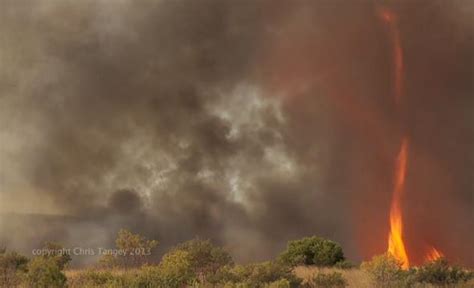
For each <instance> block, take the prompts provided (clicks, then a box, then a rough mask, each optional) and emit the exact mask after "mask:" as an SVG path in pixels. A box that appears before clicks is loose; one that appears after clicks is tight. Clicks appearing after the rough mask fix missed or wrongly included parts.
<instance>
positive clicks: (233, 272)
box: [209, 262, 301, 288]
mask: <svg viewBox="0 0 474 288" xmlns="http://www.w3.org/2000/svg"><path fill="white" fill-rule="evenodd" d="M209 282H211V283H214V284H218V283H221V284H223V283H226V285H227V286H225V287H250V288H260V287H278V286H275V285H284V284H283V283H288V285H289V286H288V287H299V285H300V284H301V279H299V278H297V277H296V276H295V275H294V274H293V273H292V269H291V267H289V266H286V265H283V264H281V263H277V262H263V263H257V264H248V265H236V266H233V267H229V266H226V267H223V268H221V269H220V270H219V271H218V272H217V273H216V274H215V276H214V278H210V279H209ZM232 285H234V286H232ZM268 285H274V286H268ZM282 287H286V286H282Z"/></svg>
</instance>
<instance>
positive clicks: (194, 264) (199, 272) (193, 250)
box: [174, 239, 234, 282]
mask: <svg viewBox="0 0 474 288" xmlns="http://www.w3.org/2000/svg"><path fill="white" fill-rule="evenodd" d="M174 250H176V251H185V252H186V253H187V255H188V257H189V261H190V265H191V269H192V270H193V273H194V274H195V275H196V276H197V277H198V278H199V279H200V280H201V282H205V281H206V278H208V277H209V276H210V275H213V274H215V273H216V272H217V271H218V270H219V269H220V268H222V267H224V266H226V265H232V264H233V263H234V262H233V260H232V256H230V254H229V253H228V252H227V251H225V250H224V249H223V248H221V247H218V246H215V245H213V244H212V243H211V241H209V240H201V239H193V240H190V241H187V242H184V243H182V244H179V245H178V246H177V247H176V248H175V249H174Z"/></svg>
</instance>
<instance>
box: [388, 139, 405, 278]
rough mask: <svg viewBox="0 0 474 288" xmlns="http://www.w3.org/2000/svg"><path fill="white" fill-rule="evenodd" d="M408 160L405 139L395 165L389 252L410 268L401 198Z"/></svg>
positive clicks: (403, 265)
mask: <svg viewBox="0 0 474 288" xmlns="http://www.w3.org/2000/svg"><path fill="white" fill-rule="evenodd" d="M407 160H408V140H407V139H406V138H404V139H403V141H402V144H401V147H400V151H399V152H398V156H397V161H396V166H395V184H394V189H393V194H392V203H391V207H390V232H389V235H388V252H389V253H390V254H392V255H393V256H395V257H396V258H397V259H398V260H400V261H401V263H402V267H403V268H404V269H408V267H409V261H408V255H407V252H406V249H405V243H404V242H403V217H402V209H401V198H402V195H403V191H404V188H405V176H406V167H407Z"/></svg>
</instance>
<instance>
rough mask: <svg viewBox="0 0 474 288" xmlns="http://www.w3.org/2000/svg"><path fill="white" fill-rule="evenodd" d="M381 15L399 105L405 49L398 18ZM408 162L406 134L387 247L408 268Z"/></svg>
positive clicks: (398, 164)
mask: <svg viewBox="0 0 474 288" xmlns="http://www.w3.org/2000/svg"><path fill="white" fill-rule="evenodd" d="M380 16H381V18H382V20H384V21H385V22H386V23H387V25H388V27H389V31H390V36H391V40H392V44H393V65H394V97H395V103H396V105H397V106H399V105H400V101H401V98H402V96H403V50H402V47H401V42H400V32H399V30H398V26H397V21H396V20H397V19H396V17H395V15H394V14H393V13H392V12H391V11H389V10H381V11H380ZM397 108H398V107H397ZM407 162H408V140H407V138H406V136H404V137H403V139H402V141H401V144H400V150H399V152H398V155H397V159H396V163H395V175H394V176H395V177H394V189H393V194H392V202H391V206H390V231H389V234H388V248H387V251H388V253H390V254H391V255H393V256H394V257H395V258H397V259H398V260H399V261H400V262H401V263H402V267H403V268H404V269H408V267H409V265H410V262H409V260H408V254H407V251H406V248H405V243H404V240H403V215H402V209H401V201H402V196H403V192H404V190H405V178H406V170H407Z"/></svg>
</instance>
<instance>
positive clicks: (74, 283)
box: [68, 270, 114, 287]
mask: <svg viewBox="0 0 474 288" xmlns="http://www.w3.org/2000/svg"><path fill="white" fill-rule="evenodd" d="M113 278H114V275H112V273H111V272H110V271H100V270H99V271H94V270H86V271H84V272H81V273H80V274H79V275H78V276H77V277H75V278H74V279H68V280H69V284H70V286H71V287H103V286H105V285H106V284H108V283H110V282H112V281H113Z"/></svg>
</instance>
